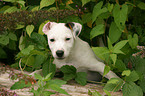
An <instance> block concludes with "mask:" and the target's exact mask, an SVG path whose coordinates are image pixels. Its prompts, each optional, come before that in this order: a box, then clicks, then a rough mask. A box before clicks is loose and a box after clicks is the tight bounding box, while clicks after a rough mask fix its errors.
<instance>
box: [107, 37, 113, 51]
mask: <svg viewBox="0 0 145 96" xmlns="http://www.w3.org/2000/svg"><path fill="white" fill-rule="evenodd" d="M107 41H108V48H109V50H110V51H112V49H113V46H112V42H111V41H110V38H109V37H108V38H107Z"/></svg>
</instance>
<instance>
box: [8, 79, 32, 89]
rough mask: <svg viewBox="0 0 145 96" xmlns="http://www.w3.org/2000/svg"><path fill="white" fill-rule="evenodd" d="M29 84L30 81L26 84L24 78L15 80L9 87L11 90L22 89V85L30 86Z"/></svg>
mask: <svg viewBox="0 0 145 96" xmlns="http://www.w3.org/2000/svg"><path fill="white" fill-rule="evenodd" d="M30 86H31V83H30V82H28V84H26V83H25V81H24V80H20V81H18V82H15V84H13V85H12V86H11V88H10V89H11V90H15V89H23V88H24V87H30Z"/></svg>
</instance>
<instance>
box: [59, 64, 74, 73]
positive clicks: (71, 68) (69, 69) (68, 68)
mask: <svg viewBox="0 0 145 96" xmlns="http://www.w3.org/2000/svg"><path fill="white" fill-rule="evenodd" d="M60 70H61V71H62V72H63V73H76V68H75V67H74V66H72V65H71V66H69V65H64V66H62V67H61V68H60Z"/></svg>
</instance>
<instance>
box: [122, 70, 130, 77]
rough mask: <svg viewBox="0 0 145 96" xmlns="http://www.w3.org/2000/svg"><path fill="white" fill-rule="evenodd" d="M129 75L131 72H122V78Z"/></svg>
mask: <svg viewBox="0 0 145 96" xmlns="http://www.w3.org/2000/svg"><path fill="white" fill-rule="evenodd" d="M130 74H131V71H130V70H124V71H123V72H122V76H129V75H130Z"/></svg>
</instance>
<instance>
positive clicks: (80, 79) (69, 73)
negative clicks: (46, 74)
mask: <svg viewBox="0 0 145 96" xmlns="http://www.w3.org/2000/svg"><path fill="white" fill-rule="evenodd" d="M60 70H61V71H62V72H63V73H64V77H63V79H64V80H65V81H69V80H72V79H75V81H76V82H77V83H79V84H81V85H86V83H87V78H86V76H87V74H86V73H85V72H77V69H76V68H75V67H74V66H72V65H71V66H69V65H64V66H62V67H61V68H60Z"/></svg>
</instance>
